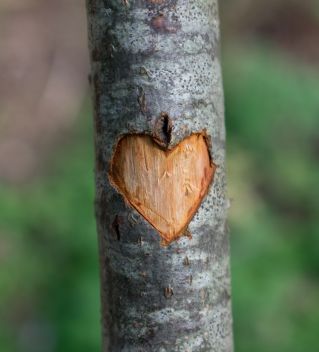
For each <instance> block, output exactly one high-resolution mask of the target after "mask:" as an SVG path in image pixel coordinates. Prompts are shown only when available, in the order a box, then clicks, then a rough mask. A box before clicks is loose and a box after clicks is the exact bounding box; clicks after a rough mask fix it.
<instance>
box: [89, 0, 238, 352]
mask: <svg viewBox="0 0 319 352" xmlns="http://www.w3.org/2000/svg"><path fill="white" fill-rule="evenodd" d="M87 9H88V28H89V45H90V53H91V65H92V73H91V81H92V86H93V89H94V109H95V144H96V217H97V226H98V234H99V250H100V266H101V297H102V324H103V351H104V352H107V351H112V352H118V351H123V352H124V351H127V352H135V351H136V352H137V351H143V352H147V351H152V352H156V351H158V352H165V351H167V352H175V351H181V352H187V351H192V352H196V351H202V352H204V351H216V352H226V351H227V352H230V351H232V329H231V321H232V319H231V304H230V278H229V252H228V250H229V248H228V236H227V233H226V225H225V221H226V220H225V218H226V208H227V200H226V198H225V168H224V156H225V149H224V148H225V129H224V110H223V89H222V78H221V69H220V61H219V55H218V47H219V22H218V10H217V0H139V1H137V0H122V1H121V0H88V1H87Z"/></svg>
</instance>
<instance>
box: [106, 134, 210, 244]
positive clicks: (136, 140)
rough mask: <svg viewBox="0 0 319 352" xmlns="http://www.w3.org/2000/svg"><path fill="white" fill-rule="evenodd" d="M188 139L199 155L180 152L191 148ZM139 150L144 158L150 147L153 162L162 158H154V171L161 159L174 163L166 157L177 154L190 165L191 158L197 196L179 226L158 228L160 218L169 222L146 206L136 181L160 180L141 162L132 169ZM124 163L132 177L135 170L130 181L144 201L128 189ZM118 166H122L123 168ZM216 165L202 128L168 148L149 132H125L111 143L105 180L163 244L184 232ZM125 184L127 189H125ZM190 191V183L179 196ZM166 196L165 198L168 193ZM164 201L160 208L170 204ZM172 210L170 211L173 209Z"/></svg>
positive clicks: (158, 191) (128, 178)
mask: <svg viewBox="0 0 319 352" xmlns="http://www.w3.org/2000/svg"><path fill="white" fill-rule="evenodd" d="M196 137H197V138H196ZM142 141H143V142H142ZM144 141H145V142H144ZM195 142H196V143H195ZM191 143H195V149H196V146H197V149H196V150H195V151H200V152H201V153H200V155H199V156H198V155H197V154H194V155H192V157H193V159H192V160H188V159H187V156H185V155H184V154H185V153H187V151H188V152H189V151H190V150H191V148H194V146H192V145H191ZM143 145H144V146H143ZM124 147H125V148H129V149H126V150H125V152H123V148H124ZM141 148H142V149H141ZM143 148H144V149H143ZM145 148H146V149H145ZM141 150H143V151H144V155H143V157H144V158H145V160H146V159H147V156H145V154H148V153H149V152H151V151H152V150H153V152H152V153H153V154H154V155H153V159H155V162H156V160H159V159H161V160H162V163H160V162H159V161H158V164H156V166H158V165H159V167H158V168H156V170H155V171H154V173H155V172H156V171H157V173H158V172H159V171H158V169H159V168H160V166H161V165H162V164H163V160H165V162H166V164H168V163H169V161H170V164H174V163H173V162H172V161H171V160H170V159H173V160H174V156H175V155H178V156H179V159H181V160H184V162H186V163H187V164H189V165H190V166H191V167H192V161H193V164H194V168H195V170H196V172H195V173H196V176H198V177H197V181H198V182H197V184H195V186H194V189H195V191H196V192H197V195H198V199H197V200H196V201H194V203H193V204H192V202H191V203H189V204H190V208H189V209H188V211H187V212H186V213H185V214H183V215H184V216H185V219H186V220H185V221H184V222H183V221H182V222H181V223H182V224H183V226H180V228H179V229H178V230H176V231H174V229H170V230H169V231H161V229H160V227H161V226H159V224H160V222H162V223H164V222H166V223H169V221H168V220H167V219H165V218H163V216H162V214H160V213H158V212H156V211H155V210H154V208H153V209H152V208H151V207H149V206H148V207H146V204H145V203H146V202H147V201H149V197H150V195H149V194H147V192H143V191H144V189H143V188H141V186H142V185H141V184H139V183H141V182H140V181H141V180H142V179H144V184H145V185H146V184H147V182H148V181H149V180H152V179H154V180H152V182H153V183H152V185H153V184H154V182H155V180H156V179H157V182H160V181H159V175H158V174H157V175H156V176H155V175H151V176H150V170H147V171H146V169H147V167H146V169H145V165H143V167H142V166H141V168H140V169H139V170H141V171H140V172H137V171H136V168H135V166H136V165H135V164H138V162H137V161H138V160H139V158H140V157H141V155H140V154H141ZM133 151H134V154H132V153H133ZM128 152H130V153H131V155H130V158H131V159H129V161H128V156H127V155H128V154H127V153H128ZM183 153H184V154H183ZM202 154H203V155H202ZM190 155H191V154H190ZM200 156H202V159H203V161H201V159H200V158H199V157H200ZM142 159H143V158H141V160H142ZM175 159H176V156H175ZM145 160H144V164H145ZM132 161H134V162H133V163H132ZM149 161H150V162H151V163H152V159H149ZM165 162H164V164H165ZM201 162H205V163H206V164H207V165H206V166H207V167H204V169H203V170H200V166H201V164H200V163H201ZM140 165H142V163H140ZM198 165H199V166H198ZM128 166H130V167H131V168H133V171H134V172H133V173H131V174H133V177H135V176H136V174H138V177H140V179H138V180H137V181H138V182H134V183H133V184H134V187H135V188H136V187H138V189H139V190H140V191H141V192H143V197H148V198H147V199H148V200H147V201H145V200H144V201H143V202H141V200H140V199H138V197H139V194H140V193H137V192H136V189H135V195H134V194H133V193H134V192H133V190H132V187H133V186H132V185H131V184H130V177H128V176H127V175H126V173H127V172H124V171H123V170H128ZM121 168H123V170H122V169H121ZM143 168H144V170H142V169H143ZM216 168H217V167H216V165H215V164H214V163H213V161H212V159H211V156H210V153H209V148H208V141H207V135H206V133H205V132H201V133H193V134H191V135H190V136H188V137H186V138H184V139H183V140H182V141H181V142H180V143H179V144H177V145H176V146H174V147H173V148H171V149H167V148H163V146H161V145H159V144H158V143H157V142H156V139H154V138H153V137H152V136H150V135H147V134H125V135H123V136H121V137H120V138H119V140H118V142H117V144H116V146H115V147H114V151H113V156H112V159H111V164H110V171H109V174H108V177H109V181H110V183H111V185H112V186H113V187H114V188H115V189H116V190H117V192H118V193H120V194H121V195H122V196H123V198H124V200H125V202H126V203H127V204H128V205H130V206H132V207H133V208H134V209H136V210H137V211H138V212H139V213H140V215H142V216H143V218H144V219H145V220H147V221H148V222H149V223H150V224H151V225H152V226H153V227H154V228H155V229H156V230H157V231H158V233H159V235H160V236H161V238H162V240H163V243H164V244H169V243H171V242H172V241H174V240H176V239H178V238H179V237H180V236H182V235H183V234H184V232H185V231H186V229H187V227H188V225H189V223H190V221H191V220H192V218H193V217H194V215H195V214H196V212H197V211H198V208H199V207H200V205H201V203H202V201H203V199H204V198H205V196H206V195H207V192H208V190H209V187H210V185H211V184H212V182H213V178H214V174H215V171H216ZM177 169H178V170H179V171H180V170H181V169H182V167H181V166H180V165H178V168H176V165H175V169H174V170H175V171H176V170H177ZM152 170H153V169H152ZM151 172H152V171H151ZM162 173H163V172H162ZM197 173H199V174H200V175H197ZM176 174H179V175H180V176H179V179H181V178H182V180H183V181H185V180H184V179H183V176H181V175H182V174H181V173H180V172H179V173H178V172H176ZM123 175H124V176H123ZM146 176H147V177H148V176H149V177H148V178H147V179H145V177H146ZM125 177H126V181H125V180H124V178H125ZM162 177H169V173H168V172H167V171H166V168H165V171H164V173H163V176H162ZM173 178H174V177H173ZM184 178H185V177H184ZM198 178H199V179H198ZM199 180H200V182H199ZM135 181H136V180H135ZM171 182H172V183H174V181H171ZM166 184H167V182H166ZM179 184H180V182H177V183H175V186H177V187H176V188H178V186H179ZM128 187H129V188H131V189H130V190H128ZM156 187H159V185H157V186H155V187H151V188H155V189H156ZM187 187H188V188H187ZM194 189H193V190H194ZM169 191H171V192H172V190H169V189H168V190H167V192H169ZM191 191H192V189H191V186H189V185H188V186H187V185H186V186H185V192H186V193H184V194H182V193H181V194H180V197H186V196H187V192H191ZM155 193H156V192H155ZM159 193H161V195H162V196H163V194H164V195H165V194H166V192H164V193H163V192H162V189H161V188H157V195H158V196H159ZM173 193H174V192H173ZM194 193H195V192H194ZM136 194H138V195H136ZM151 196H152V195H151ZM185 199H188V198H185ZM166 200H168V197H167V199H166ZM151 202H152V199H151V201H149V203H151ZM143 203H144V204H143ZM166 203H167V204H163V207H162V208H161V209H162V210H163V209H164V210H165V209H166V207H167V206H171V204H169V203H168V202H166ZM184 203H185V202H184ZM184 203H183V202H182V204H184ZM153 205H154V199H153ZM162 212H163V211H162ZM173 213H174V211H173ZM175 214H176V211H175ZM175 214H174V215H175ZM156 223H157V224H156ZM171 224H175V223H174V222H171ZM162 227H163V226H162ZM172 227H174V225H172Z"/></svg>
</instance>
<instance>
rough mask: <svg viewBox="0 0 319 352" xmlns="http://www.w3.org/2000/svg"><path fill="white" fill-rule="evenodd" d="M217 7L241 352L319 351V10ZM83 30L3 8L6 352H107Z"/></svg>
mask: <svg viewBox="0 0 319 352" xmlns="http://www.w3.org/2000/svg"><path fill="white" fill-rule="evenodd" d="M220 5H221V6H220V7H221V19H222V33H223V50H222V51H223V70H224V85H225V97H226V125H227V133H228V134H227V137H228V141H227V146H228V160H227V162H228V183H229V187H228V193H229V198H230V199H231V209H230V213H229V228H230V239H231V255H232V286H233V295H232V297H233V312H234V338H235V345H236V350H237V352H256V351H259V352H263V351H265V352H269V351H272V352H277V351H278V352H286V351H287V352H288V351H289V352H302V351H305V352H308V351H309V352H310V351H311V352H312V351H317V350H318V349H319V347H318V346H319V223H318V216H319V187H318V181H319V163H318V160H319V134H318V127H319V124H318V118H319V72H318V67H319V4H318V2H317V1H311V0H307V1H302V2H301V1H293V0H268V1H262V0H254V1H253V0H222V1H220ZM70 18H72V20H70ZM85 26H86V23H85V12H84V2H82V1H77V0H69V1H63V0H56V1H54V2H52V1H50V0H23V1H22V0H2V1H1V4H0V38H1V40H0V180H1V183H0V351H4V352H16V351H17V352H20V351H23V352H38V351H39V352H55V351H69V352H71V351H77V352H82V351H83V352H88V351H90V352H94V351H99V349H100V326H99V320H100V317H99V306H100V303H99V279H98V260H97V241H96V231H95V222H94V216H93V201H94V184H93V182H94V181H93V138H92V136H93V130H92V117H91V115H92V112H91V105H90V99H89V89H88V86H87V73H88V59H87V48H86V27H85Z"/></svg>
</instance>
